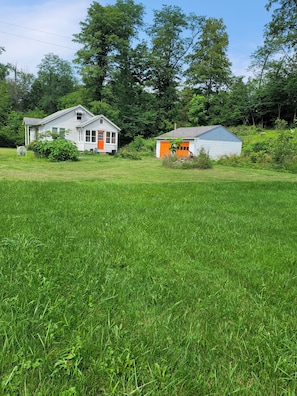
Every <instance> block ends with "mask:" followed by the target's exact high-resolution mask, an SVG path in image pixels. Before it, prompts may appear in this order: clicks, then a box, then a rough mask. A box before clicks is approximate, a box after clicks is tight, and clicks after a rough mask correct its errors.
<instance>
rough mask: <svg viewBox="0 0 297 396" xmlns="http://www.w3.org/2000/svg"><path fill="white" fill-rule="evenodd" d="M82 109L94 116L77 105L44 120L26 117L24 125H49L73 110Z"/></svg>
mask: <svg viewBox="0 0 297 396" xmlns="http://www.w3.org/2000/svg"><path fill="white" fill-rule="evenodd" d="M80 107H82V108H83V109H84V111H86V112H88V113H89V114H90V115H92V116H93V115H94V114H93V113H91V112H90V111H89V110H87V109H85V108H84V107H83V106H81V105H77V106H74V107H69V108H68V109H65V110H59V111H56V112H55V113H53V114H50V115H49V116H47V117H44V118H29V117H24V124H25V125H43V124H46V123H48V122H50V121H52V120H54V119H56V118H58V117H61V116H62V115H63V114H67V113H69V112H70V111H73V110H75V109H78V108H80Z"/></svg>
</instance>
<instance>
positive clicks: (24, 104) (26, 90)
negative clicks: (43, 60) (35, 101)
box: [7, 64, 34, 111]
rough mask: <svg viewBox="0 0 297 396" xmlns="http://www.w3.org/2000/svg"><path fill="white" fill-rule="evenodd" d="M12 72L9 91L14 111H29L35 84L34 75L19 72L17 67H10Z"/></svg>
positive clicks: (8, 84) (8, 79) (8, 80)
mask: <svg viewBox="0 0 297 396" xmlns="http://www.w3.org/2000/svg"><path fill="white" fill-rule="evenodd" d="M8 69H9V70H10V71H11V73H10V75H9V76H8V77H7V91H8V93H9V95H10V97H11V100H12V107H13V110H14V111H28V109H30V104H31V103H30V93H31V89H32V84H33V82H34V75H33V74H31V73H25V72H24V71H22V70H18V69H17V67H16V66H13V65H10V64H9V65H8Z"/></svg>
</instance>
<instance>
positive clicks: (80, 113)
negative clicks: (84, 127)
mask: <svg viewBox="0 0 297 396" xmlns="http://www.w3.org/2000/svg"><path fill="white" fill-rule="evenodd" d="M82 115H83V113H82V112H81V111H77V112H76V119H77V121H80V120H81V119H82Z"/></svg>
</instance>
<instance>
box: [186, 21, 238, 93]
mask: <svg viewBox="0 0 297 396" xmlns="http://www.w3.org/2000/svg"><path fill="white" fill-rule="evenodd" d="M228 44H229V40H228V34H227V33H226V27H225V25H224V24H223V20H222V19H216V18H208V19H206V20H205V22H204V23H203V26H202V31H201V34H200V35H199V37H198V40H197V41H196V43H195V45H194V48H193V52H192V53H191V54H189V55H188V56H187V60H188V62H189V67H188V69H187V70H186V72H185V75H186V77H187V82H188V84H190V85H191V86H193V87H196V88H197V89H198V90H199V91H200V92H201V93H202V94H204V95H205V96H206V97H207V98H209V97H210V96H211V95H212V94H214V93H216V94H217V93H218V92H219V91H220V89H221V88H223V87H225V86H228V84H229V82H230V77H231V69H230V68H231V62H230V61H229V59H228V57H227V49H228Z"/></svg>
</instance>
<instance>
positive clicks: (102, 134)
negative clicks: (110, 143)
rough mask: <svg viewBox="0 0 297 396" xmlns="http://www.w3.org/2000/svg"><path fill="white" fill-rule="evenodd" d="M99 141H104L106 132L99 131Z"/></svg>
mask: <svg viewBox="0 0 297 396" xmlns="http://www.w3.org/2000/svg"><path fill="white" fill-rule="evenodd" d="M98 140H99V141H102V140H104V131H98Z"/></svg>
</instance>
